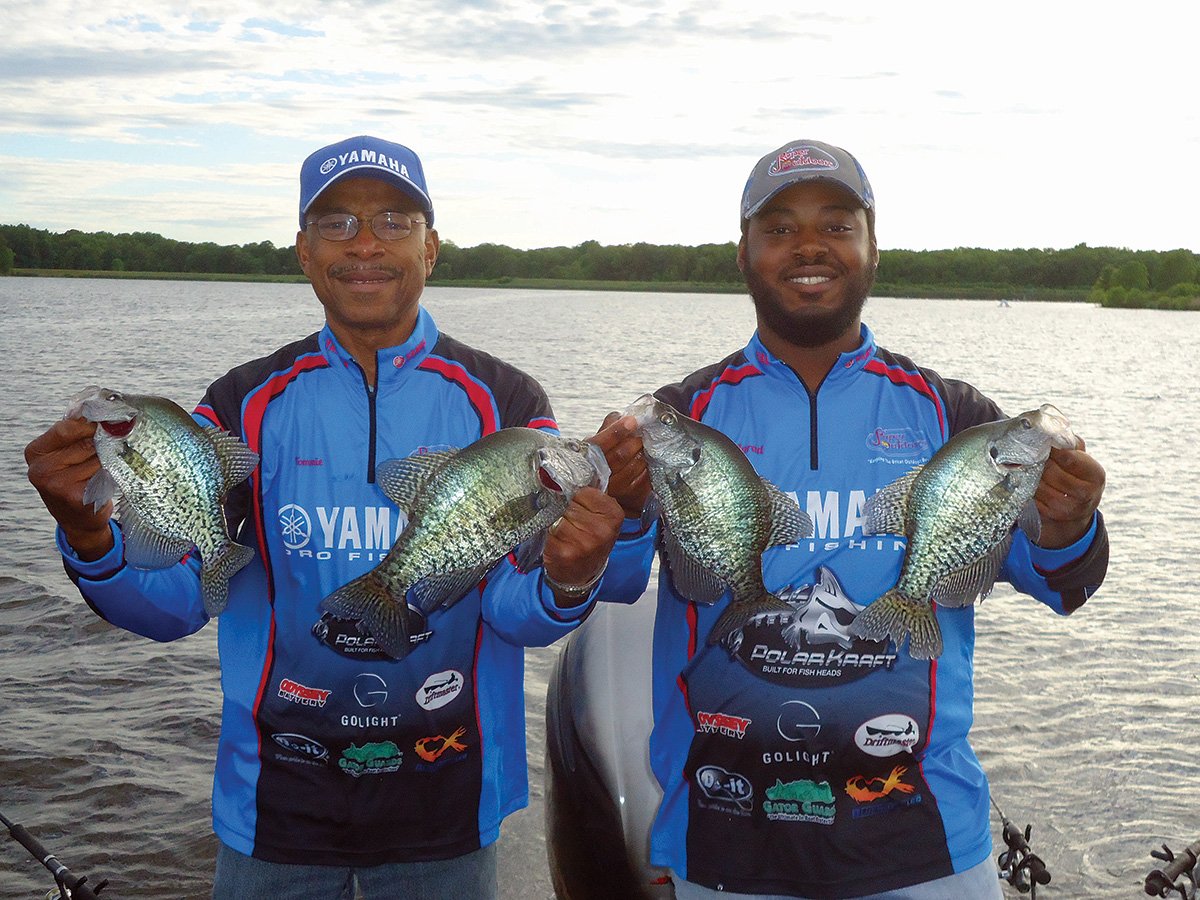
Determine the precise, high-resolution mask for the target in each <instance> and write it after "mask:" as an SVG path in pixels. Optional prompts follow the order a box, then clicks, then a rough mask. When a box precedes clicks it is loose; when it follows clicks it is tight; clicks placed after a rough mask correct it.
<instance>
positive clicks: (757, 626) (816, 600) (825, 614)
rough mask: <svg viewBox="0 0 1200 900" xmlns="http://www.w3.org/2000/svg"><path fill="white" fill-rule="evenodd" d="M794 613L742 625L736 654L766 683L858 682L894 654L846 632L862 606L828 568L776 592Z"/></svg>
mask: <svg viewBox="0 0 1200 900" xmlns="http://www.w3.org/2000/svg"><path fill="white" fill-rule="evenodd" d="M778 596H779V598H780V599H781V600H784V601H786V602H787V603H788V604H789V605H790V606H791V607H792V610H793V612H792V613H791V615H788V614H786V613H765V614H762V615H758V616H755V617H753V618H752V619H751V620H750V621H749V622H748V623H747V624H746V625H745V627H744V628H743V629H742V639H741V642H740V643H739V644H738V648H737V654H736V655H737V658H738V659H739V660H741V662H742V664H743V665H744V666H745V667H746V668H747V669H749V670H750V671H751V672H753V673H754V674H755V675H758V676H759V677H760V678H763V679H765V680H767V681H770V682H772V683H773V684H779V685H784V686H785V687H797V686H803V687H822V686H829V685H833V684H845V683H847V682H851V681H857V680H858V679H860V678H864V677H866V676H867V675H870V674H871V673H872V672H876V671H878V670H880V669H890V668H891V667H892V666H893V664H894V663H895V661H896V654H895V653H894V652H892V650H891V648H890V647H889V646H888V644H887V643H886V642H884V641H870V640H863V639H862V638H858V637H855V636H854V635H852V634H851V633H850V624H851V623H852V622H853V621H854V620H855V619H856V618H857V617H858V614H859V613H861V612H862V611H863V609H864V608H865V607H863V606H860V605H859V604H857V603H855V602H854V601H853V600H851V599H850V598H849V597H848V596H847V595H846V592H845V591H844V590H843V589H842V585H841V583H840V582H839V581H838V579H837V576H836V575H835V574H834V573H833V571H832V570H830V569H829V568H827V567H825V566H821V567H820V568H819V569H817V580H816V582H815V583H814V584H807V585H802V586H800V587H798V588H788V589H787V590H783V591H780V592H779V593H778Z"/></svg>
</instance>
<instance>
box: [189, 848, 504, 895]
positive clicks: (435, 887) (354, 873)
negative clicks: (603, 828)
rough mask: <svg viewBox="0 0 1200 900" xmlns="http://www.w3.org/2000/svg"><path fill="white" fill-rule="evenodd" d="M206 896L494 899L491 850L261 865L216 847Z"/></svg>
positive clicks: (493, 862)
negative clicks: (362, 862) (369, 862)
mask: <svg viewBox="0 0 1200 900" xmlns="http://www.w3.org/2000/svg"><path fill="white" fill-rule="evenodd" d="M356 890H357V893H356ZM212 895H213V900H278V898H280V897H287V898H289V900H354V898H355V897H363V898H366V900H376V898H380V900H382V898H386V900H446V898H448V897H459V898H463V900H468V898H470V900H475V898H480V900H496V845H495V844H489V845H488V846H486V847H483V848H482V849H480V850H476V851H474V852H473V853H467V854H464V855H463V856H456V857H455V858H454V859H440V860H434V861H432V862H414V863H385V864H384V865H380V866H304V865H291V864H287V863H272V862H264V861H263V860H261V859H254V858H253V857H250V856H245V855H243V854H241V853H238V852H237V851H236V850H231V849H230V848H229V847H226V846H225V845H224V844H221V845H220V847H219V848H218V849H217V872H216V876H215V878H214V879H213V893H212Z"/></svg>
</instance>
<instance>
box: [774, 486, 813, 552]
mask: <svg viewBox="0 0 1200 900" xmlns="http://www.w3.org/2000/svg"><path fill="white" fill-rule="evenodd" d="M762 483H763V487H764V488H766V491H767V500H768V502H769V503H770V504H771V533H770V535H768V537H767V546H768V547H774V546H775V545H776V544H795V543H797V542H798V541H800V540H802V539H803V538H806V537H810V536H811V535H812V533H813V521H812V519H810V518H809V516H808V513H806V512H805V511H804V510H802V509H801V508H800V504H799V503H797V502H796V501H795V499H794V498H793V497H792V496H791V495H790V494H785V493H784V492H783V491H781V490H780V489H779V488H777V487H776V486H775V485H774V484H772V483H771V482H769V481H767V479H765V478H764V479H762Z"/></svg>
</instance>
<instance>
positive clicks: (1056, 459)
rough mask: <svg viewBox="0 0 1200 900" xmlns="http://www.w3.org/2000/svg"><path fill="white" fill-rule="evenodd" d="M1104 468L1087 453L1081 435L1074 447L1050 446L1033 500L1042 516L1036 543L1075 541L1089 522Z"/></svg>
mask: <svg viewBox="0 0 1200 900" xmlns="http://www.w3.org/2000/svg"><path fill="white" fill-rule="evenodd" d="M1104 480H1105V476H1104V468H1103V467H1102V466H1101V465H1100V463H1098V462H1096V460H1095V459H1094V458H1093V457H1091V456H1089V455H1088V453H1087V452H1086V450H1085V447H1084V443H1083V439H1082V438H1080V439H1079V446H1078V447H1077V448H1076V449H1074V450H1063V449H1060V448H1058V447H1052V448H1051V450H1050V459H1048V460H1047V461H1046V468H1045V469H1044V470H1043V471H1042V480H1041V483H1040V484H1038V489H1037V493H1036V494H1034V501H1035V502H1036V503H1037V508H1038V512H1039V513H1040V514H1041V517H1042V536H1041V538H1039V540H1038V545H1039V546H1041V547H1045V548H1047V549H1058V548H1061V547H1067V546H1070V545H1071V544H1073V543H1075V542H1076V541H1077V540H1079V539H1080V538H1081V537H1083V536H1084V535H1085V534H1087V530H1088V528H1090V527H1091V524H1092V516H1093V514H1094V513H1095V512H1096V509H1097V507H1099V506H1100V497H1101V495H1102V494H1103V493H1104Z"/></svg>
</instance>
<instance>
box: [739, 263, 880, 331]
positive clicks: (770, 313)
mask: <svg viewBox="0 0 1200 900" xmlns="http://www.w3.org/2000/svg"><path fill="white" fill-rule="evenodd" d="M745 278H746V288H747V289H748V290H749V291H750V299H751V300H753V301H754V309H755V312H756V313H757V315H758V320H759V322H760V323H761V324H762V325H765V326H766V327H767V328H769V329H770V330H771V331H772V332H774V333H775V334H776V335H778V336H779V337H780V338H781V339H783V340H785V341H787V342H788V343H789V344H791V345H793V346H795V347H803V348H805V349H808V350H811V349H813V348H816V347H823V346H825V345H826V344H830V343H832V342H834V341H836V340H838V339H840V338H842V337H844V336H845V335H846V333H847V332H848V331H849V330H850V329H852V328H854V326H855V325H856V324H857V323H858V322H859V321H860V318H861V316H862V311H863V307H864V306H865V305H866V302H867V295H869V294H870V293H871V287H872V286H873V285H874V284H875V267H874V266H872V267H870V268H866V269H863V270H861V271H860V272H858V273H856V274H854V275H852V276H849V277H847V278H846V280H845V284H844V288H845V290H844V299H843V300H842V302H841V304H840V305H838V306H837V308H835V309H805V308H801V309H794V308H793V309H789V308H788V306H787V304H785V303H784V301H783V299H782V297H781V292H780V289H779V288H778V287H777V286H775V285H774V284H770V283H768V282H767V280H766V279H765V278H763V277H762V276H761V275H759V274H758V273H757V272H755V271H754V270H753V269H752V268H750V267H747V269H746V271H745ZM856 336H857V335H856Z"/></svg>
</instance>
